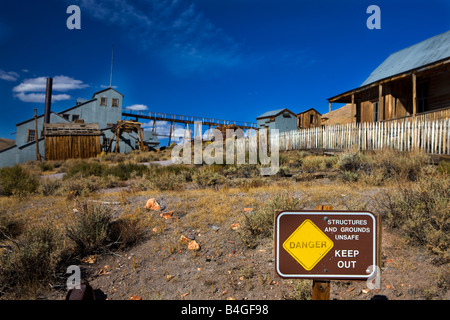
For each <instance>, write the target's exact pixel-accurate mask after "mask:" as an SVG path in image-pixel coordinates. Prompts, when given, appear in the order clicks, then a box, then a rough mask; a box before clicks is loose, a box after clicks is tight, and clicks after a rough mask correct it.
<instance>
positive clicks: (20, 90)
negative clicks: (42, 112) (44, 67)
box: [13, 75, 89, 102]
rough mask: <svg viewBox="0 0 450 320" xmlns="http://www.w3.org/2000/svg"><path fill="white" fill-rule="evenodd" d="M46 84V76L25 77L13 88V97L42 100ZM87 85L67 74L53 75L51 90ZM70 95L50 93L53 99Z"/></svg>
mask: <svg viewBox="0 0 450 320" xmlns="http://www.w3.org/2000/svg"><path fill="white" fill-rule="evenodd" d="M46 86H47V78H46V77H38V78H30V79H25V80H24V81H22V83H20V84H19V85H17V86H15V87H14V88H13V92H14V97H16V98H18V99H19V100H21V101H23V102H44V101H45V93H40V92H45V89H46ZM86 87H89V85H87V84H85V83H83V81H81V80H76V79H74V78H71V77H68V76H63V75H60V76H55V77H54V78H53V86H52V92H54V91H59V92H66V91H70V90H77V89H84V88H86ZM69 99H71V96H70V95H68V94H55V95H53V94H52V100H53V101H62V100H69Z"/></svg>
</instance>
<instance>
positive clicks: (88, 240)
mask: <svg viewBox="0 0 450 320" xmlns="http://www.w3.org/2000/svg"><path fill="white" fill-rule="evenodd" d="M111 221H112V212H111V208H110V207H108V206H106V205H102V204H96V203H92V202H88V201H83V202H81V203H80V205H79V210H78V212H77V213H76V215H75V219H74V223H73V225H71V226H69V227H67V229H66V233H67V237H68V238H69V239H71V240H73V241H74V242H75V244H76V246H77V249H78V251H79V252H80V253H83V254H86V253H91V252H95V251H97V250H99V249H101V248H103V247H104V245H106V243H107V239H108V227H109V224H110V222H111Z"/></svg>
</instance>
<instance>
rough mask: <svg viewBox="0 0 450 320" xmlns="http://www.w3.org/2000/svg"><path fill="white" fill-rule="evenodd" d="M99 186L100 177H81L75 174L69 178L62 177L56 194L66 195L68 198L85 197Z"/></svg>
mask: <svg viewBox="0 0 450 320" xmlns="http://www.w3.org/2000/svg"><path fill="white" fill-rule="evenodd" d="M100 187H101V178H99V177H95V176H94V177H83V176H82V175H76V176H74V177H72V178H71V179H63V181H62V184H61V187H60V188H59V189H58V190H57V191H56V193H57V194H60V195H63V196H66V197H67V198H68V199H72V198H74V197H79V196H81V197H85V196H88V195H90V194H91V193H92V192H95V191H97V190H99V189H100Z"/></svg>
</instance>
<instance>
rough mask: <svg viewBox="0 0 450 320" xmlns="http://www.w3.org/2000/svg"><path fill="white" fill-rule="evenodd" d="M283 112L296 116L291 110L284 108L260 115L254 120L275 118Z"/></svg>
mask: <svg viewBox="0 0 450 320" xmlns="http://www.w3.org/2000/svg"><path fill="white" fill-rule="evenodd" d="M283 111H287V112H289V113H291V114H292V115H293V116H294V117H296V116H297V115H296V114H295V113H293V112H292V111H291V110H289V109H287V108H284V109H277V110H272V111H267V112H265V113H263V114H262V115H260V116H259V117H257V118H256V119H261V118H268V117H276V116H277V115H279V114H280V113H281V112H283Z"/></svg>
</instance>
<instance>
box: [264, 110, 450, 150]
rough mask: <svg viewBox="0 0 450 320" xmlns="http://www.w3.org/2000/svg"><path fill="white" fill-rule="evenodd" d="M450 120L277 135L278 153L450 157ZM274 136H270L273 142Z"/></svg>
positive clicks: (407, 121)
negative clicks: (405, 153) (418, 153)
mask: <svg viewBox="0 0 450 320" xmlns="http://www.w3.org/2000/svg"><path fill="white" fill-rule="evenodd" d="M449 129H450V118H446V119H439V120H418V119H416V120H410V119H404V120H402V121H386V122H375V123H359V124H341V125H330V126H324V127H317V128H310V129H300V130H293V131H288V132H283V133H280V134H279V139H280V140H279V142H280V150H308V149H322V150H348V149H351V148H359V149H360V150H382V149H386V148H391V149H395V150H399V151H412V150H423V151H424V152H426V153H429V154H442V155H450V130H449ZM273 138H274V137H269V139H273Z"/></svg>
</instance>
